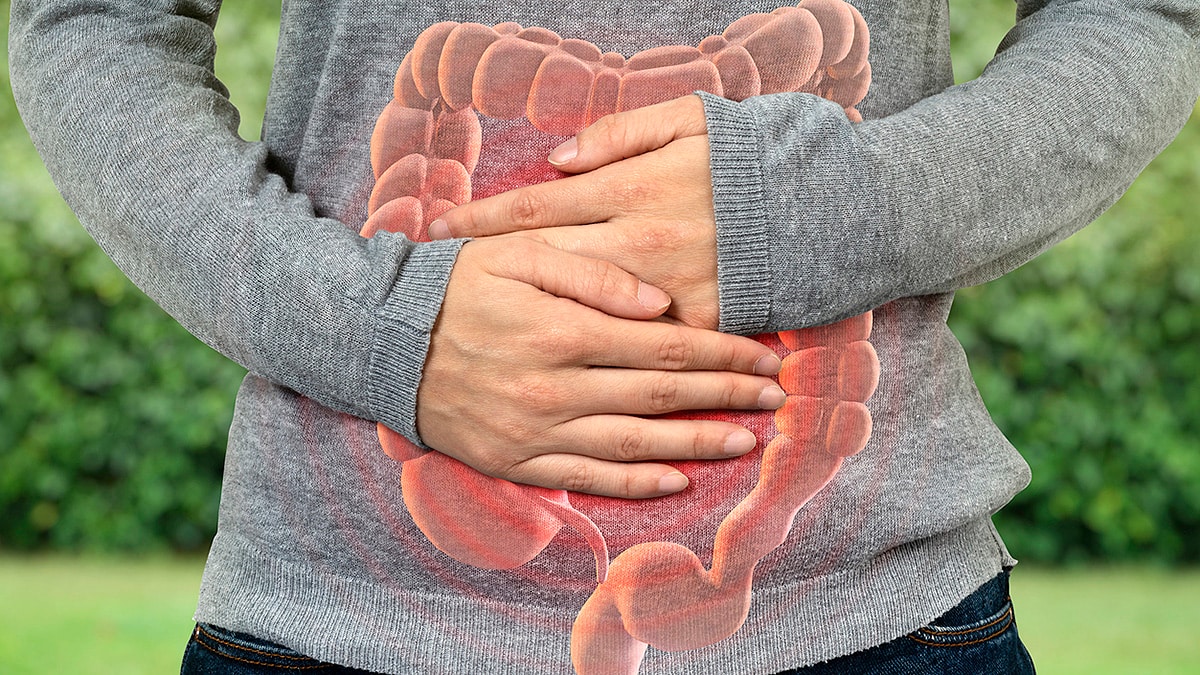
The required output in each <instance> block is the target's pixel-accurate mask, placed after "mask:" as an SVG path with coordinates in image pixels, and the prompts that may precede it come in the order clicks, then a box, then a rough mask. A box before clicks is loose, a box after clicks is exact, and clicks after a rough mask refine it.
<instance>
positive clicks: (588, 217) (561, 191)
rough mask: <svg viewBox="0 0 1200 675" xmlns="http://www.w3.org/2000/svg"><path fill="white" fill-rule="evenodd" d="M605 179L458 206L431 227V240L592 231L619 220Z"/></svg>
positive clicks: (571, 180) (560, 183) (572, 179)
mask: <svg viewBox="0 0 1200 675" xmlns="http://www.w3.org/2000/svg"><path fill="white" fill-rule="evenodd" d="M610 192H611V190H610V186H609V184H608V181H606V180H604V177H603V176H596V175H591V176H569V177H567V178H562V179H560V180H552V181H547V182H545V183H537V184H535V185H528V186H525V187H520V188H516V189H513V190H509V191H507V192H501V193H500V194H497V195H492V196H491V197H486V198H484V199H480V200H476V201H470V202H467V203H465V204H461V205H459V206H456V207H454V208H452V209H450V210H448V211H446V212H445V213H443V214H442V215H441V216H439V217H438V218H437V219H436V220H434V221H433V222H431V223H430V224H429V236H430V238H431V239H448V238H450V237H487V236H491V235H496V234H507V233H509V232H521V231H524V230H535V229H540V228H544V227H555V226H559V225H587V224H589V223H598V222H603V221H605V220H608V219H609V217H611V216H612V215H613V204H612V201H611V197H612V195H611V194H610Z"/></svg>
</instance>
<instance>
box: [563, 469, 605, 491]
mask: <svg viewBox="0 0 1200 675" xmlns="http://www.w3.org/2000/svg"><path fill="white" fill-rule="evenodd" d="M559 484H560V485H562V489H564V490H568V491H570V492H591V491H592V490H593V488H594V486H595V485H596V475H595V473H593V472H592V471H591V470H590V469H588V467H587V466H585V465H584V464H582V463H580V462H571V463H570V465H568V466H567V468H566V469H565V470H564V471H563V473H562V475H561V476H560V479H559Z"/></svg>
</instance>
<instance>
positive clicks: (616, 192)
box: [605, 176, 658, 229]
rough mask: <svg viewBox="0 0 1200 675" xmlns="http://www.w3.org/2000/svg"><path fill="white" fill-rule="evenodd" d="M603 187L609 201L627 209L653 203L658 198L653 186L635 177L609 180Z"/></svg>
mask: <svg viewBox="0 0 1200 675" xmlns="http://www.w3.org/2000/svg"><path fill="white" fill-rule="evenodd" d="M605 187H606V192H607V193H608V196H609V199H611V200H612V202H613V203H615V204H617V205H618V206H622V207H625V208H627V209H629V208H635V207H638V206H642V205H644V204H647V203H651V202H654V201H655V200H656V199H657V197H658V190H657V189H656V187H655V185H654V184H652V183H648V182H646V181H645V180H638V179H637V176H622V177H620V178H614V179H612V180H609V181H608V184H607V185H606V186H605ZM651 229H657V228H651Z"/></svg>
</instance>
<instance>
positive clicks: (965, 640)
mask: <svg viewBox="0 0 1200 675" xmlns="http://www.w3.org/2000/svg"><path fill="white" fill-rule="evenodd" d="M1034 672H1035V671H1034V668H1033V659H1031V658H1030V657H1029V652H1028V651H1026V650H1025V645H1023V644H1021V637H1020V636H1019V635H1018V634H1017V622H1016V619H1015V618H1014V616H1013V605H1012V599H1011V598H1010V597H1009V596H1008V571H1007V570H1006V571H1004V572H1002V573H1000V574H999V575H998V576H996V578H994V579H992V580H991V581H989V582H987V583H986V584H984V585H983V586H980V587H979V588H978V589H977V590H976V591H975V592H974V593H972V594H971V595H969V596H967V599H966V600H963V601H962V602H960V603H959V604H958V605H956V606H955V607H954V608H953V609H951V610H950V611H948V612H946V613H945V614H943V615H941V616H940V617H938V618H937V619H934V620H933V623H931V624H929V625H928V626H925V627H924V628H921V629H918V630H916V631H914V632H912V633H909V634H908V635H905V636H903V637H899V638H896V639H895V640H892V641H891V642H888V643H886V644H882V645H879V646H878V647H874V648H872V649H868V650H866V651H863V652H859V653H857V654H850V655H848V656H842V657H840V658H836V659H834V660H832V661H828V662H826V663H819V664H817V665H815V666H809V667H807V668H800V669H798V670H789V671H786V672H785V673H780V675H841V674H842V673H854V674H855V675H857V674H858V673H869V674H870V675H908V674H909V673H922V674H925V673H928V674H938V675H958V674H959V673H962V674H963V675H1032V673H1034Z"/></svg>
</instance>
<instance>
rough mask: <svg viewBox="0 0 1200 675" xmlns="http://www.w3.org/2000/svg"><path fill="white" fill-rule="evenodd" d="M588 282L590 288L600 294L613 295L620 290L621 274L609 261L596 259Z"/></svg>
mask: <svg viewBox="0 0 1200 675" xmlns="http://www.w3.org/2000/svg"><path fill="white" fill-rule="evenodd" d="M589 282H590V283H591V284H592V287H593V288H592V290H594V291H595V292H596V294H598V295H600V296H609V295H613V294H615V293H617V292H619V291H620V290H621V274H620V272H618V271H617V268H616V266H615V265H613V264H611V263H606V262H603V261H596V263H595V264H594V265H593V266H592V274H591V277H590V279H589Z"/></svg>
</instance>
